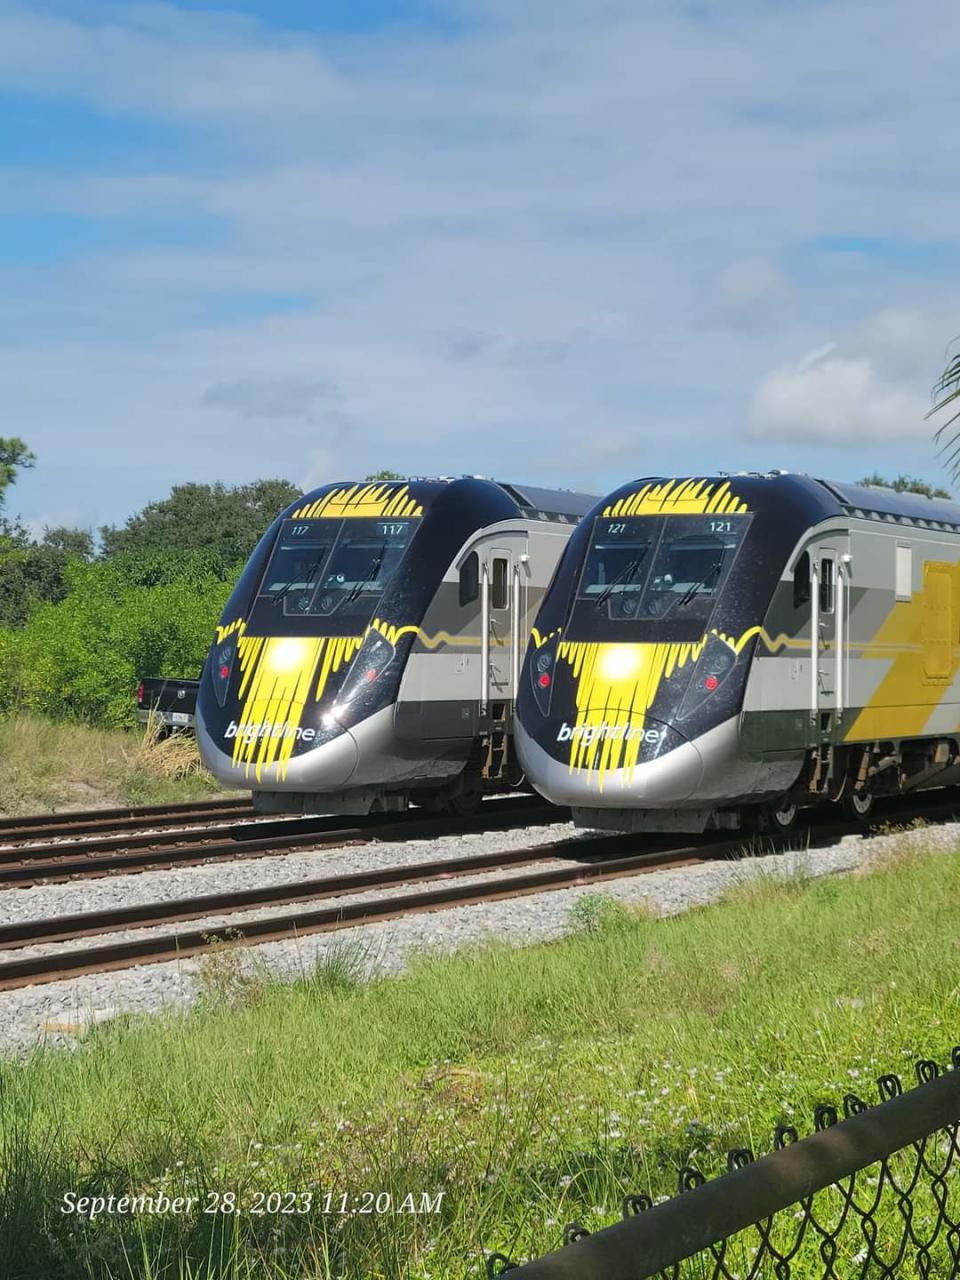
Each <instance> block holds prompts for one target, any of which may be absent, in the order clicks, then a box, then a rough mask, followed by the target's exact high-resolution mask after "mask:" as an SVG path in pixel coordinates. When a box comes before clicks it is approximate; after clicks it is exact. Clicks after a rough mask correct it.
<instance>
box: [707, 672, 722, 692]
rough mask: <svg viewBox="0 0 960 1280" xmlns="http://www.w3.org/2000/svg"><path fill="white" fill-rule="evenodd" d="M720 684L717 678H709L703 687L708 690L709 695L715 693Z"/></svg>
mask: <svg viewBox="0 0 960 1280" xmlns="http://www.w3.org/2000/svg"><path fill="white" fill-rule="evenodd" d="M719 683H720V681H719V680H718V679H717V677H716V676H707V678H706V680H704V682H703V687H704V688H705V689H706V691H707V693H713V691H714V689H715V688H716V687H717V685H718V684H719Z"/></svg>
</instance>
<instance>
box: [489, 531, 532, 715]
mask: <svg viewBox="0 0 960 1280" xmlns="http://www.w3.org/2000/svg"><path fill="white" fill-rule="evenodd" d="M505 541H506V540H505V539H504V542H505ZM513 541H514V540H512V539H511V542H512V543H513ZM521 551H522V548H520V547H519V546H517V545H516V544H515V543H514V545H511V546H505V545H502V544H501V545H490V546H488V547H486V548H484V550H483V553H482V556H481V566H480V644H481V655H480V674H481V681H482V688H481V691H480V715H481V718H487V719H488V720H490V721H491V722H494V723H496V722H502V723H508V722H509V720H510V718H511V715H512V712H513V701H514V698H515V697H516V690H517V681H518V668H519V658H520V643H519V641H520V616H521V612H522V608H523V601H522V595H523V584H522V582H521V579H520V572H519V570H520V554H521Z"/></svg>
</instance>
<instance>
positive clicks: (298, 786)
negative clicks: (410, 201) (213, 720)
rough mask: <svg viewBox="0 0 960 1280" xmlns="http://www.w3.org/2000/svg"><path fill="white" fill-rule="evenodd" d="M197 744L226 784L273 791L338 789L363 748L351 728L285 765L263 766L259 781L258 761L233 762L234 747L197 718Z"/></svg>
mask: <svg viewBox="0 0 960 1280" xmlns="http://www.w3.org/2000/svg"><path fill="white" fill-rule="evenodd" d="M197 745H198V747H199V749H200V756H201V758H202V760H203V763H204V764H205V765H206V766H207V768H208V769H209V770H210V772H211V773H212V774H213V775H214V777H215V778H217V779H218V781H220V782H222V783H223V785H224V786H225V787H239V788H241V789H242V790H246V789H247V788H249V787H250V786H261V787H263V786H268V787H269V789H270V790H271V791H303V790H307V791H336V790H338V789H339V788H341V787H343V786H344V785H345V784H346V783H347V782H348V781H349V779H350V778H351V777H352V776H353V774H354V773H355V772H356V768H357V763H358V761H359V758H360V752H359V750H358V748H357V743H356V739H355V738H354V736H353V734H352V733H350V731H349V730H347V729H345V730H344V731H343V733H340V734H338V735H337V736H336V737H335V738H331V740H330V741H329V742H323V743H321V744H320V745H319V746H315V747H311V748H310V750H309V751H305V752H304V753H303V754H302V755H298V756H292V757H291V758H290V759H289V760H288V761H286V762H285V764H284V765H283V766H280V765H278V764H276V763H274V764H265V765H263V766H262V767H261V770H260V778H259V782H258V780H257V771H256V765H255V764H234V762H233V754H232V750H231V751H230V752H226V751H224V750H223V748H222V746H221V745H220V744H219V742H217V741H215V740H214V739H213V738H212V737H211V735H210V734H209V733H208V732H207V729H206V726H205V725H204V724H203V722H202V721H201V720H200V719H199V718H198V720H197Z"/></svg>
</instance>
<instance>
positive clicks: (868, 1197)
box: [487, 1046, 960, 1280]
mask: <svg viewBox="0 0 960 1280" xmlns="http://www.w3.org/2000/svg"><path fill="white" fill-rule="evenodd" d="M916 1076H917V1084H916V1086H915V1087H914V1088H911V1089H907V1090H905V1089H904V1087H903V1082H902V1081H901V1079H900V1078H899V1077H898V1076H895V1075H884V1076H881V1077H880V1079H879V1080H878V1081H877V1089H878V1095H879V1100H878V1101H877V1102H876V1103H873V1104H870V1103H868V1102H867V1101H866V1100H864V1099H863V1098H861V1097H859V1096H858V1095H857V1094H853V1093H848V1094H847V1095H846V1096H845V1097H844V1099H843V1105H842V1118H841V1113H840V1111H838V1109H837V1108H836V1107H833V1106H819V1107H817V1108H816V1111H815V1113H814V1117H813V1127H814V1132H813V1133H812V1134H811V1135H810V1136H808V1137H805V1138H801V1137H800V1135H799V1133H798V1131H797V1130H796V1129H794V1128H792V1127H790V1126H787V1125H781V1126H779V1127H778V1128H777V1130H776V1133H775V1134H774V1139H773V1150H772V1151H771V1152H770V1153H769V1154H767V1155H765V1156H763V1157H761V1158H760V1159H757V1158H756V1157H755V1156H754V1153H753V1152H752V1151H749V1150H747V1149H745V1148H740V1149H737V1150H734V1151H731V1152H729V1153H728V1156H727V1173H726V1174H725V1175H723V1176H722V1177H719V1178H715V1179H712V1180H708V1179H707V1178H705V1177H704V1175H703V1174H702V1173H701V1172H700V1170H699V1169H696V1168H694V1167H692V1166H689V1165H688V1166H686V1167H685V1168H683V1169H681V1171H680V1176H679V1193H678V1194H677V1195H676V1196H674V1197H673V1198H672V1199H669V1200H667V1201H665V1202H663V1203H660V1204H656V1205H654V1204H652V1203H651V1201H650V1199H649V1197H648V1196H644V1195H628V1196H627V1197H626V1198H625V1200H624V1202H623V1215H622V1220H621V1221H620V1222H618V1223H616V1224H615V1225H613V1226H610V1227H607V1228H605V1229H604V1230H602V1231H597V1232H594V1233H592V1234H591V1233H590V1232H589V1231H587V1230H586V1228H584V1227H582V1226H581V1225H580V1224H578V1223H575V1222H574V1223H570V1224H569V1225H568V1226H567V1227H566V1228H565V1230H564V1233H563V1247H562V1248H561V1249H559V1250H558V1251H557V1252H556V1253H551V1254H548V1255H547V1256H546V1257H543V1258H540V1259H538V1260H536V1261H534V1262H529V1263H526V1264H525V1265H522V1266H521V1265H519V1264H518V1263H516V1262H514V1261H513V1260H512V1259H510V1258H507V1257H505V1256H504V1255H503V1254H499V1253H497V1254H492V1255H491V1256H490V1257H489V1258H488V1259H487V1276H488V1277H489V1278H490V1280H493V1278H494V1277H497V1276H503V1275H509V1277H510V1280H767V1278H768V1277H769V1278H770V1280H960V1046H957V1047H956V1048H954V1049H953V1051H952V1054H951V1063H950V1067H949V1068H948V1069H946V1070H943V1069H941V1066H940V1064H939V1063H937V1062H936V1061H934V1060H932V1059H923V1060H921V1061H920V1062H918V1063H917V1064H916Z"/></svg>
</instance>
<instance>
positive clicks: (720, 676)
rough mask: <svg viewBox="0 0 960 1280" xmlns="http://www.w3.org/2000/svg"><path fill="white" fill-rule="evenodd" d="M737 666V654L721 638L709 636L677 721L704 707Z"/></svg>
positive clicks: (678, 712)
mask: <svg viewBox="0 0 960 1280" xmlns="http://www.w3.org/2000/svg"><path fill="white" fill-rule="evenodd" d="M736 665H737V652H736V650H735V649H732V648H731V647H730V645H728V644H727V643H726V641H724V640H721V639H720V638H719V636H713V635H711V636H709V637H708V639H707V643H706V644H705V645H704V646H703V653H701V655H700V659H699V661H698V662H697V665H696V666H695V667H694V669H693V675H692V676H691V677H690V683H689V685H687V689H686V692H685V693H684V695H683V699H682V701H681V703H680V707H679V709H678V711H677V719H678V720H684V719H686V717H687V716H689V715H692V714H693V712H694V711H696V710H697V708H698V707H700V706H702V704H703V701H704V699H705V698H709V697H710V695H711V694H712V693H715V692H716V691H717V689H719V688H720V686H721V685H722V684H723V682H724V680H726V678H727V676H728V675H729V674H730V672H731V671H732V670H733V668H734V667H735V666H736Z"/></svg>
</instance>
